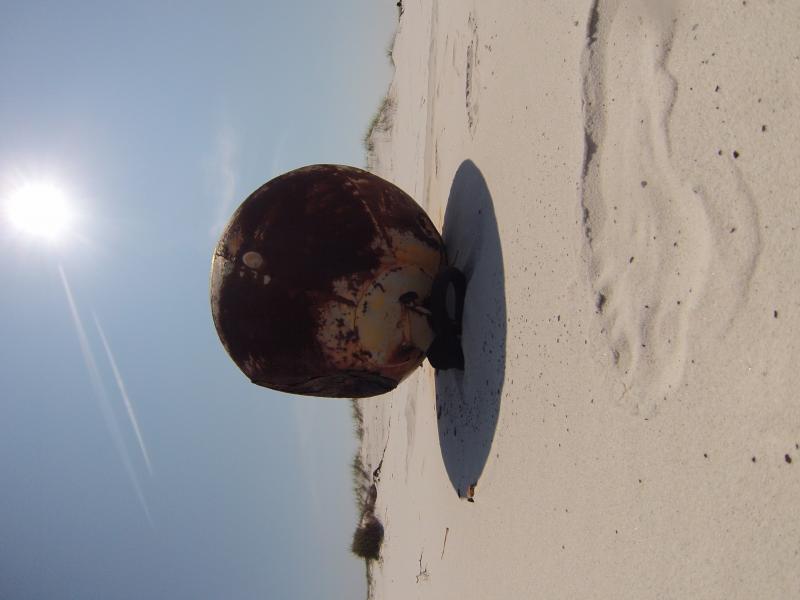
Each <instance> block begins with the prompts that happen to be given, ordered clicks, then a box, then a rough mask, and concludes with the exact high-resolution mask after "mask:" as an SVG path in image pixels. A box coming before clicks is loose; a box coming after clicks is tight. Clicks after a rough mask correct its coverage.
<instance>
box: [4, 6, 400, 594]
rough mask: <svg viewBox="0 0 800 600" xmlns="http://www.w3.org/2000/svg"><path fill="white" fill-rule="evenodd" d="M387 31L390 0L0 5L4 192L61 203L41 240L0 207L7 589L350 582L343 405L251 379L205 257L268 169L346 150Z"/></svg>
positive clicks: (344, 590)
mask: <svg viewBox="0 0 800 600" xmlns="http://www.w3.org/2000/svg"><path fill="white" fill-rule="evenodd" d="M395 26H396V9H395V6H394V2H392V1H390V0H385V1H383V0H381V1H375V0H345V1H342V2H337V3H331V2H328V1H309V2H300V3H288V2H263V1H262V2H255V1H253V2H226V3H221V2H220V3H205V2H167V1H161V2H135V3H134V2H107V1H103V2H99V1H98V2H90V1H86V2H61V1H60V2H56V1H52V2H36V1H31V0H26V1H19V2H12V1H8V0H5V1H1V2H0V81H1V82H2V90H3V91H2V95H0V132H2V135H0V200H3V199H5V198H7V197H8V196H9V195H10V194H12V193H13V190H14V188H15V187H16V186H19V185H20V183H21V182H26V181H27V182H30V181H41V180H47V181H50V182H54V183H55V184H57V185H58V186H60V187H61V188H62V189H63V190H64V192H65V193H66V194H67V196H68V197H69V198H70V200H71V201H72V203H73V205H74V209H75V211H76V213H77V218H76V221H75V223H74V226H73V227H72V229H71V230H70V231H68V232H67V234H66V235H65V236H63V239H62V240H61V241H60V243H58V244H50V243H45V242H43V241H41V240H39V239H36V238H32V237H26V236H25V235H23V234H21V233H20V232H18V231H15V230H14V229H13V228H12V227H11V226H10V223H9V222H8V219H6V218H5V216H0V248H1V249H2V252H3V257H4V259H3V260H2V261H1V262H0V276H2V281H3V289H4V291H3V293H2V294H0V340H1V341H0V411H2V417H0V489H1V490H2V492H1V493H0V539H2V540H3V544H2V547H1V548H0V597H3V598H6V597H8V598H26V599H32V598H55V597H58V598H114V599H116V598H137V599H138V598H170V599H178V598H192V599H196V598H227V599H239V598H242V599H244V598H321V597H325V598H345V597H347V598H352V597H356V598H358V597H363V596H364V590H365V584H364V573H363V563H360V562H358V561H357V560H356V559H354V558H352V557H351V556H350V555H349V553H348V550H347V547H348V544H349V540H350V535H351V534H352V530H353V528H354V526H355V523H356V518H357V517H356V514H355V508H354V502H353V499H352V497H351V492H350V475H349V461H350V459H351V457H352V453H353V451H354V449H355V440H354V438H353V436H352V433H351V432H352V428H351V423H350V416H349V405H348V403H347V402H346V401H337V400H320V399H313V398H293V397H289V396H286V395H283V394H279V393H276V392H271V391H269V390H266V389H264V388H258V387H255V386H252V385H251V384H250V383H249V382H248V381H247V380H246V378H245V377H244V376H242V375H241V374H240V373H239V371H238V370H237V369H236V367H235V365H234V364H233V363H232V362H231V361H230V359H229V358H228V357H227V355H226V354H225V353H224V350H223V349H222V347H221V345H220V343H219V341H218V339H217V337H216V333H215V332H214V329H213V324H212V321H211V316H210V312H209V305H208V270H209V264H210V259H211V252H212V249H213V246H214V243H215V241H216V238H217V235H218V234H219V232H220V228H221V226H222V224H223V222H224V220H225V219H226V218H227V217H228V216H229V215H230V213H231V212H232V211H233V209H234V208H235V207H236V206H237V205H238V204H239V202H241V201H242V200H243V199H244V198H245V197H246V196H247V195H248V194H249V193H250V192H251V191H252V190H254V189H255V188H257V187H258V186H259V185H261V184H262V183H263V182H265V181H267V180H268V179H270V178H271V177H273V176H274V175H276V174H278V173H279V172H283V171H286V170H289V169H291V168H294V167H297V166H300V165H304V164H310V163H317V162H337V163H349V164H355V165H363V162H364V155H363V150H362V147H361V137H362V135H363V132H364V130H365V128H366V126H367V124H368V122H369V119H370V117H371V114H372V112H373V110H374V109H375V107H376V106H377V105H378V103H379V101H380V98H381V96H382V94H383V93H384V91H385V89H386V87H387V85H388V82H389V78H390V76H391V73H390V68H389V65H388V60H387V58H386V56H385V48H386V46H387V44H388V42H389V40H390V38H391V36H392V32H393V30H394V28H395ZM0 214H2V213H0ZM62 273H63V277H62ZM65 283H66V284H67V285H68V287H69V290H70V292H71V295H72V299H73V305H74V309H75V312H74V313H73V311H72V310H71V308H70V303H69V301H68V295H67V293H66V289H65ZM76 317H77V319H79V321H77V320H76ZM81 328H82V330H83V332H84V334H85V347H83V348H82V345H81V333H80V331H81ZM104 341H105V342H106V344H107V348H108V351H107V350H106V345H104ZM109 352H110V354H109ZM112 361H113V363H112ZM115 367H116V373H115ZM117 373H118V375H119V378H120V379H119V381H118V379H117V377H116V374H117ZM120 382H121V383H122V385H123V388H124V391H125V394H123V392H122V391H121V388H120V385H119V383H120ZM126 396H127V398H129V400H130V405H131V409H132V410H133V412H134V414H135V416H136V418H137V421H138V424H139V427H140V430H141V439H142V442H143V444H144V449H146V451H147V454H148V455H149V458H150V461H151V463H152V473H151V472H150V471H149V470H148V466H147V464H146V461H145V458H144V454H143V451H142V450H143V447H142V446H141V445H140V443H139V441H138V439H137V436H136V432H135V430H134V428H133V426H132V423H133V421H132V420H131V418H130V416H129V413H128V410H127V409H126V405H125V401H124V400H125V397H126ZM137 487H138V490H139V492H140V493H141V495H139V492H137ZM148 511H149V515H150V516H149V518H148V515H147V512H148Z"/></svg>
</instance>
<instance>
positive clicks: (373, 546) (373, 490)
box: [350, 400, 384, 598]
mask: <svg viewBox="0 0 800 600" xmlns="http://www.w3.org/2000/svg"><path fill="white" fill-rule="evenodd" d="M351 416H352V419H353V433H355V435H356V437H357V438H358V440H359V442H361V444H363V441H364V413H363V412H362V410H361V405H360V404H359V402H358V400H352V404H351ZM350 472H351V474H352V477H353V483H352V485H353V497H354V498H355V501H356V506H357V507H358V511H359V513H360V515H361V516H360V517H359V521H358V526H357V527H356V529H355V531H354V532H353V541H352V543H351V544H350V550H351V552H352V553H353V554H355V555H356V556H358V557H360V558H363V559H364V568H365V573H366V578H367V598H371V597H372V568H373V561H376V560H378V559H379V558H380V550H381V545H382V543H383V535H384V530H383V524H382V523H381V522H380V520H379V519H378V517H376V516H375V502H376V500H377V499H378V487H377V485H376V484H375V483H374V482H372V481H371V477H370V473H369V470H368V469H367V467H366V465H365V464H364V461H363V460H362V458H361V451H360V449H359V450H358V451H357V452H356V454H355V456H353V461H352V463H351V465H350Z"/></svg>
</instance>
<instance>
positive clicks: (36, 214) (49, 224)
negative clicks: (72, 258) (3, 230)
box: [6, 183, 73, 241]
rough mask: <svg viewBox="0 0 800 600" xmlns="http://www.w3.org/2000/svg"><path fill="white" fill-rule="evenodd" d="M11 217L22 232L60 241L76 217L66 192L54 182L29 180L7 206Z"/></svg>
mask: <svg viewBox="0 0 800 600" xmlns="http://www.w3.org/2000/svg"><path fill="white" fill-rule="evenodd" d="M6 210H7V214H8V218H9V220H10V221H11V223H12V224H13V225H14V226H16V227H17V229H19V230H20V231H23V232H25V233H27V234H29V235H32V236H35V237H39V238H45V239H47V240H50V241H56V240H58V239H59V238H61V237H62V236H63V235H64V234H65V233H66V232H67V231H68V230H69V226H70V225H71V223H72V220H73V214H72V210H71V208H70V206H69V203H68V202H67V198H66V194H64V191H63V190H61V189H60V188H59V187H57V186H55V185H53V184H50V183H28V184H25V185H22V186H20V187H19V188H17V189H16V190H15V191H14V192H13V193H12V194H11V196H10V197H9V199H8V203H7V205H6Z"/></svg>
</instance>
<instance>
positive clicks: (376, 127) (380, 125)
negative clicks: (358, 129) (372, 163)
mask: <svg viewBox="0 0 800 600" xmlns="http://www.w3.org/2000/svg"><path fill="white" fill-rule="evenodd" d="M392 117H394V98H392V97H391V96H390V95H389V94H388V93H387V94H386V95H385V96H384V97H383V100H381V103H380V106H378V110H376V111H375V114H374V115H372V119H371V120H370V123H369V127H368V128H367V132H366V133H365V134H364V139H363V142H364V149H365V150H366V151H367V154H368V155H369V154H372V153H373V152H375V140H374V136H375V134H377V133H386V132H387V131H389V130H390V129H391V128H392Z"/></svg>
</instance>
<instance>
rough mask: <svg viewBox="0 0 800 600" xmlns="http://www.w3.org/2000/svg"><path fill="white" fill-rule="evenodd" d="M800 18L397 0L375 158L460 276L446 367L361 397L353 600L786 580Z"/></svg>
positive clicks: (796, 319) (603, 4)
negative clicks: (365, 535) (374, 522)
mask: <svg viewBox="0 0 800 600" xmlns="http://www.w3.org/2000/svg"><path fill="white" fill-rule="evenodd" d="M798 32H800V4H798V3H797V2H794V1H790V0H782V1H781V0H773V1H770V0H747V1H746V2H738V1H737V2H720V1H715V2H675V3H670V2H668V1H666V0H664V1H661V2H658V1H647V0H632V1H629V2H624V1H602V0H597V1H594V2H590V1H585V0H584V1H572V0H569V1H568V0H559V1H544V0H529V1H524V2H523V1H507V0H484V1H481V2H477V1H475V2H456V1H452V2H450V1H447V2H445V1H439V2H437V1H435V0H424V1H423V0H416V1H415V0H405V1H404V13H403V15H402V18H401V19H400V22H399V25H398V32H397V38H396V41H395V46H394V50H393V59H394V62H395V64H396V71H395V76H394V80H393V82H392V84H391V87H390V89H389V96H390V98H391V99H392V102H391V103H390V106H391V111H392V112H391V115H390V116H391V119H390V121H391V127H390V128H389V129H388V130H387V131H378V132H376V133H375V134H374V137H373V142H374V144H375V151H374V154H373V155H372V156H371V159H370V167H371V168H372V170H374V171H375V172H376V173H378V174H380V175H382V176H383V177H386V178H387V179H389V180H391V181H393V182H395V183H396V184H398V185H399V186H400V187H402V188H403V189H405V190H406V191H407V192H408V193H410V194H411V195H412V196H413V197H414V198H415V199H416V200H417V201H418V202H419V203H420V204H421V205H422V206H423V207H424V208H425V209H426V211H427V212H428V214H429V215H430V216H431V218H432V220H433V221H434V223H435V224H436V225H437V227H439V228H440V230H443V232H444V238H445V241H446V243H447V246H448V253H449V256H450V259H451V261H452V262H453V263H454V264H456V265H457V266H459V267H460V268H462V269H463V270H464V271H465V272H466V273H467V276H468V278H469V287H468V294H467V300H466V308H465V317H464V319H465V322H464V349H465V354H466V363H467V365H466V370H465V371H464V372H463V373H457V372H453V371H447V372H440V373H439V374H435V373H434V372H433V370H432V369H431V367H430V366H428V365H427V364H426V365H425V366H424V367H423V368H421V369H419V370H418V371H417V372H416V373H415V374H414V375H413V376H411V377H410V378H409V379H407V380H406V381H405V382H404V383H403V384H402V385H401V386H400V387H399V388H398V389H397V390H396V391H395V392H393V393H392V394H390V395H386V396H383V397H379V398H375V399H370V400H366V401H362V402H361V405H362V407H363V410H364V414H365V436H364V441H363V445H362V448H361V453H362V458H363V460H364V462H365V463H366V465H367V466H368V468H369V469H370V471H371V470H372V469H374V468H375V467H376V466H377V465H378V464H379V462H380V461H381V459H383V463H382V467H381V472H380V478H379V481H378V482H377V488H378V498H377V503H376V514H377V516H378V517H379V518H380V519H381V520H382V521H383V523H384V526H385V532H386V534H385V540H384V544H383V548H382V555H381V560H380V561H379V562H378V563H376V564H375V567H374V569H373V587H372V590H371V595H372V596H373V597H374V598H378V599H384V598H436V599H445V598H459V599H461V600H465V599H468V598H480V599H485V598H637V599H641V598H797V597H800V449H799V447H798V444H800V395H798V391H797V388H798V383H799V377H798V372H799V371H800V369H798V366H800V343H799V342H798V332H800V244H798V243H797V241H798V239H799V238H800V232H799V229H800V202H798V201H799V200H800V198H799V197H798V194H799V193H800V192H798V190H800V151H799V150H798V148H800V100H798V99H799V98H800V35H798ZM437 396H438V398H437ZM471 484H476V485H475V487H474V498H473V500H474V501H472V502H471V501H469V500H468V499H467V498H466V496H467V495H469V488H470V485H471Z"/></svg>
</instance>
